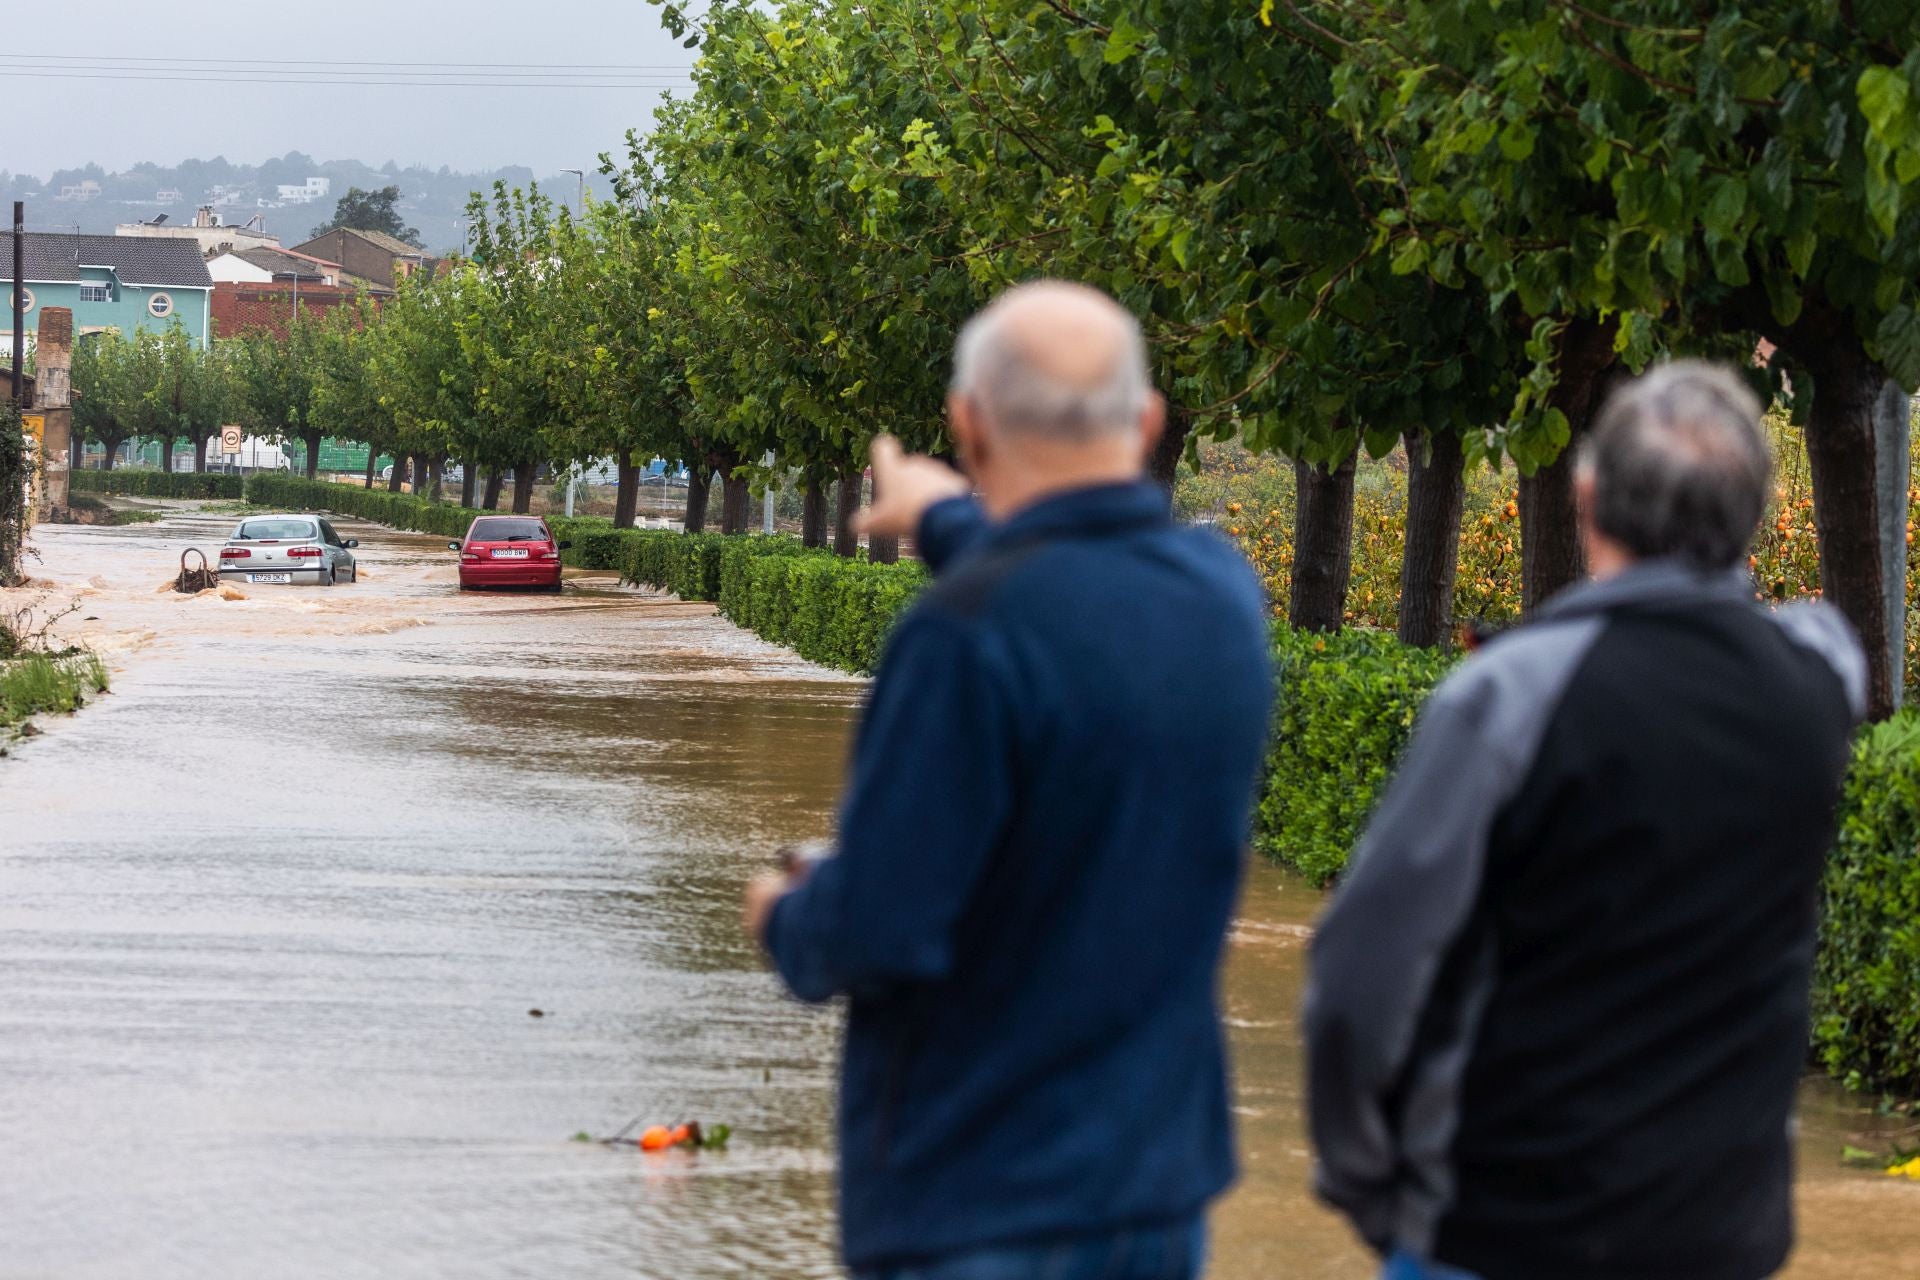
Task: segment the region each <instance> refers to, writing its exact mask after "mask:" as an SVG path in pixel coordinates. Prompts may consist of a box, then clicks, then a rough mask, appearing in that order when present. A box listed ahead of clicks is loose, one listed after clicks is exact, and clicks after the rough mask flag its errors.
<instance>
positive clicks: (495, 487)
mask: <svg viewBox="0 0 1920 1280" xmlns="http://www.w3.org/2000/svg"><path fill="white" fill-rule="evenodd" d="M501 479H502V476H501V474H500V468H499V467H488V468H487V495H486V497H485V498H484V499H482V501H481V503H480V505H481V506H483V507H485V508H486V509H487V510H488V511H498V510H499V509H500V481H501Z"/></svg>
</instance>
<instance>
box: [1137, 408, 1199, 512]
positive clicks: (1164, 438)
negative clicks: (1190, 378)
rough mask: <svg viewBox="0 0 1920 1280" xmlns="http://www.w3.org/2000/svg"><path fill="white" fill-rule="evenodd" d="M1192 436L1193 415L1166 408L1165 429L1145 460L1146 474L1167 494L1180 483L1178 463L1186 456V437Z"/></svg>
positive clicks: (1183, 410)
mask: <svg viewBox="0 0 1920 1280" xmlns="http://www.w3.org/2000/svg"><path fill="white" fill-rule="evenodd" d="M1192 434H1193V415H1192V414H1190V413H1188V412H1187V411H1186V410H1185V409H1176V408H1174V407H1173V406H1171V405H1169V406H1168V407H1167V428H1166V430H1165V431H1163V432H1161V433H1160V439H1159V441H1158V442H1157V443H1155V444H1154V446H1153V453H1152V455H1151V456H1150V457H1149V458H1148V459H1147V474H1148V475H1150V476H1152V477H1153V478H1154V479H1155V480H1157V481H1159V482H1160V487H1161V488H1162V489H1165V490H1166V491H1167V492H1168V493H1172V492H1173V487H1174V485H1176V484H1178V483H1179V481H1180V462H1181V460H1182V459H1183V458H1185V457H1186V454H1187V437H1188V436H1190V435H1192Z"/></svg>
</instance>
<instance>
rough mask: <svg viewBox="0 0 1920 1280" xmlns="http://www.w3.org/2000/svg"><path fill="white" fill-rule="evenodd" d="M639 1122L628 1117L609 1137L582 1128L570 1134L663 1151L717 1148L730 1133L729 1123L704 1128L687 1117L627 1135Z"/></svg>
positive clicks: (604, 1143)
mask: <svg viewBox="0 0 1920 1280" xmlns="http://www.w3.org/2000/svg"><path fill="white" fill-rule="evenodd" d="M639 1123H640V1121H639V1120H638V1119H634V1120H630V1121H628V1122H627V1127H626V1128H624V1129H622V1130H620V1132H618V1133H616V1134H614V1135H613V1136H612V1137H611V1138H595V1137H594V1136H593V1135H591V1134H589V1133H588V1132H587V1131H586V1130H584V1129H582V1130H581V1131H580V1132H579V1133H576V1134H574V1135H573V1141H575V1142H598V1143H599V1144H600V1145H601V1146H603V1147H638V1148H640V1149H641V1150H642V1151H666V1150H669V1149H671V1148H673V1147H686V1148H687V1149H688V1150H690V1151H719V1150H721V1149H723V1148H725V1146H726V1145H727V1139H728V1138H731V1137H732V1136H733V1127H732V1126H731V1125H724V1124H716V1125H711V1126H708V1127H704V1128H703V1127H702V1126H701V1124H700V1122H699V1121H697V1120H689V1121H687V1122H686V1123H685V1124H677V1125H674V1126H672V1127H671V1128H669V1127H668V1126H666V1125H664V1124H656V1125H649V1126H648V1127H647V1128H645V1129H642V1130H641V1131H640V1136H639V1137H637V1138H629V1137H628V1136H627V1135H628V1134H630V1133H632V1132H633V1131H634V1128H635V1127H636V1126H638V1125H639Z"/></svg>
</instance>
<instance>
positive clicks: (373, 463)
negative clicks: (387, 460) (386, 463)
mask: <svg viewBox="0 0 1920 1280" xmlns="http://www.w3.org/2000/svg"><path fill="white" fill-rule="evenodd" d="M379 465H380V451H379V450H378V449H376V448H374V447H373V446H372V445H371V444H369V445H368V446H367V475H366V480H365V482H364V485H363V487H364V488H366V489H367V490H369V491H371V490H372V489H373V478H374V476H375V474H376V473H377V471H378V468H379Z"/></svg>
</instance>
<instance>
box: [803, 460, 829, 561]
mask: <svg viewBox="0 0 1920 1280" xmlns="http://www.w3.org/2000/svg"><path fill="white" fill-rule="evenodd" d="M805 484H806V489H805V491H804V494H803V496H802V498H801V501H800V545H801V546H803V547H824V546H826V545H827V486H826V482H825V481H824V480H822V479H821V477H820V473H819V472H817V471H808V472H807V473H806V479H805Z"/></svg>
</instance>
